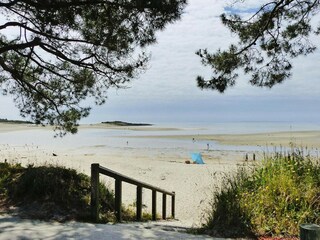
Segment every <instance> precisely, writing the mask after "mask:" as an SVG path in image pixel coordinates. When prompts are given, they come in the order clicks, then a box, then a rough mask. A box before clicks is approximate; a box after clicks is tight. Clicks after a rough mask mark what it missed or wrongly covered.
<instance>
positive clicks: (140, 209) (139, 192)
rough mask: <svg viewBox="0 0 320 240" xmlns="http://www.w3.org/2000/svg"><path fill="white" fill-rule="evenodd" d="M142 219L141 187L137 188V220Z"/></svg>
mask: <svg viewBox="0 0 320 240" xmlns="http://www.w3.org/2000/svg"><path fill="white" fill-rule="evenodd" d="M141 219H142V187H141V186H137V220H138V221H141Z"/></svg>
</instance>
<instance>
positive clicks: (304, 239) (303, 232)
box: [300, 224, 320, 240]
mask: <svg viewBox="0 0 320 240" xmlns="http://www.w3.org/2000/svg"><path fill="white" fill-rule="evenodd" d="M300 239H301V240H319V239H320V226H319V225H316V224H301V225H300Z"/></svg>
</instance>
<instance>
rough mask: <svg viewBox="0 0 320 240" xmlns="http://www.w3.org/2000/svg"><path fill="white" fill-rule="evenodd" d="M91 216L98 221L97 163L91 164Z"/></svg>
mask: <svg viewBox="0 0 320 240" xmlns="http://www.w3.org/2000/svg"><path fill="white" fill-rule="evenodd" d="M91 218H92V221H94V222H98V221H99V164H97V163H94V164H91Z"/></svg>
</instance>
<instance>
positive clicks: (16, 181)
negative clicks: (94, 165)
mask: <svg viewBox="0 0 320 240" xmlns="http://www.w3.org/2000/svg"><path fill="white" fill-rule="evenodd" d="M99 187H100V189H99V192H100V194H99V209H100V216H99V217H100V222H115V221H116V218H115V215H114V192H113V191H112V190H110V189H108V188H107V187H106V186H105V185H104V184H103V183H100V185H99ZM90 195H91V183H90V177H89V176H87V175H85V174H83V173H78V172H77V171H76V170H74V169H68V168H65V167H61V166H52V165H46V166H38V167H35V166H32V165H29V166H27V167H23V166H21V165H20V164H10V163H0V212H14V213H15V214H18V215H20V216H22V217H27V218H35V219H42V220H56V221H61V222H63V221H67V220H78V221H91V217H90ZM122 212H123V214H122V215H123V217H122V218H123V220H124V221H132V220H134V219H135V212H134V211H133V210H132V207H130V206H128V207H124V206H123V208H122ZM143 218H144V219H145V220H148V219H150V218H151V215H150V214H148V213H143Z"/></svg>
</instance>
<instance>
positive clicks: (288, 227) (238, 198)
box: [204, 150, 320, 237]
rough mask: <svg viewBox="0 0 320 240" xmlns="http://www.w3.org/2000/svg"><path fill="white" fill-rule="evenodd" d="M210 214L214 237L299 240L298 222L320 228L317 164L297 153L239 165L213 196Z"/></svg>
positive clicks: (319, 166) (208, 226) (207, 226)
mask: <svg viewBox="0 0 320 240" xmlns="http://www.w3.org/2000/svg"><path fill="white" fill-rule="evenodd" d="M206 214H207V215H206V216H207V218H206V222H205V224H204V229H206V230H207V231H209V232H210V233H211V234H213V235H221V236H232V237H234V236H237V237H243V236H277V237H288V236H291V237H292V236H298V235H299V225H300V224H302V223H315V224H320V163H319V160H318V159H311V158H310V157H308V156H303V154H302V153H301V151H299V150H294V151H293V152H292V153H291V154H290V155H289V156H288V155H284V154H276V155H274V156H273V157H271V156H269V157H267V158H266V159H265V160H264V161H263V162H262V164H260V165H259V166H251V167H248V166H246V167H241V168H239V170H238V171H237V174H235V175H232V176H228V177H226V178H225V179H224V181H223V185H222V187H221V190H220V191H215V192H214V193H213V196H212V202H211V206H210V209H209V210H208V211H207V212H206Z"/></svg>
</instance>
